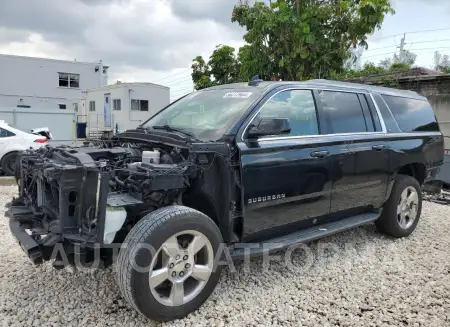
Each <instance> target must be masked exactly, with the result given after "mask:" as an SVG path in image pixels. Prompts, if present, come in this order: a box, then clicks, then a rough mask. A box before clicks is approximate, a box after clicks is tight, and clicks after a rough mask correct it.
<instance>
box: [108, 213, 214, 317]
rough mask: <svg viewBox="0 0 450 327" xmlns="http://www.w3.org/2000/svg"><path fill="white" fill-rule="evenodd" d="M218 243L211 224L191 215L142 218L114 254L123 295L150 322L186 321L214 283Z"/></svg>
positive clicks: (165, 214)
mask: <svg viewBox="0 0 450 327" xmlns="http://www.w3.org/2000/svg"><path fill="white" fill-rule="evenodd" d="M221 243H222V236H221V234H220V232H219V229H218V228H217V226H216V224H215V223H214V222H213V221H212V220H211V219H210V218H208V217H207V216H205V215H204V214H202V213H201V212H199V211H197V210H194V209H191V208H188V207H182V206H170V207H165V208H161V209H158V210H156V211H154V212H152V213H150V214H148V215H147V216H145V217H144V218H142V219H141V220H140V221H139V222H138V223H137V224H136V225H135V226H134V227H133V229H132V230H131V231H130V232H129V234H128V235H127V237H126V239H125V242H124V244H123V246H122V249H121V251H120V253H119V257H118V260H117V264H118V267H117V268H118V269H117V270H118V283H119V287H120V289H121V292H122V294H123V296H124V297H125V299H126V300H127V301H128V302H129V303H130V304H131V305H132V306H133V307H134V308H135V309H136V310H137V311H139V312H140V313H141V314H143V315H144V316H146V317H148V318H150V319H153V320H158V321H168V320H173V319H177V318H182V317H184V316H186V315H187V314H188V313H190V312H192V311H194V310H195V309H197V308H198V307H199V306H200V305H202V304H203V302H204V301H206V299H207V298H208V297H209V295H210V294H211V293H212V292H213V290H214V288H215V286H216V285H217V282H218V281H219V277H220V272H221V267H220V266H216V264H215V254H216V253H217V251H218V249H219V247H220V245H221Z"/></svg>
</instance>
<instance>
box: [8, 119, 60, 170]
mask: <svg viewBox="0 0 450 327" xmlns="http://www.w3.org/2000/svg"><path fill="white" fill-rule="evenodd" d="M32 133H35V134H32ZM32 133H26V132H23V131H21V130H18V129H16V128H14V127H11V126H9V125H8V124H7V123H6V122H5V121H3V120H0V167H1V170H2V171H3V172H4V173H5V174H6V175H10V176H12V175H14V170H15V165H16V158H17V155H18V154H19V153H20V151H23V150H27V149H30V148H32V149H38V148H40V147H42V146H44V145H45V144H46V143H47V142H48V140H49V139H50V138H52V137H51V134H50V132H49V131H48V128H37V129H34V130H32ZM44 135H47V136H44Z"/></svg>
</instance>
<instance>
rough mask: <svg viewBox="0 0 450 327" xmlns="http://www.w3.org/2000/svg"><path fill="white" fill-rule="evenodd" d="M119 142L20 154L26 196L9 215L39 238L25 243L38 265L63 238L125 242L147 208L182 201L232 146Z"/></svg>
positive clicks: (21, 186)
mask: <svg viewBox="0 0 450 327" xmlns="http://www.w3.org/2000/svg"><path fill="white" fill-rule="evenodd" d="M116 145H117V144H116ZM119 145H120V146H113V145H110V146H100V147H98V146H90V145H85V146H82V147H67V146H59V147H50V146H48V147H43V148H41V149H39V150H36V151H34V150H33V151H32V150H30V151H25V152H23V153H22V155H21V156H20V157H19V159H18V162H17V164H16V179H17V181H18V183H19V192H20V194H19V197H18V198H16V199H14V200H13V201H12V203H11V204H10V208H9V215H10V216H11V217H14V218H15V219H14V221H13V223H17V224H18V227H17V228H19V225H20V228H21V229H26V230H28V234H29V235H31V237H32V239H33V240H34V241H35V244H28V245H25V247H28V248H27V249H25V248H24V249H25V250H26V252H28V255H29V257H30V258H31V259H32V260H33V262H35V263H40V262H42V261H45V260H49V259H50V255H51V253H49V252H51V251H52V249H53V247H54V246H55V244H57V243H65V244H66V245H67V244H68V245H70V244H74V243H76V244H81V245H82V247H86V248H89V247H93V246H94V245H96V244H100V245H101V246H104V245H108V244H112V243H113V242H114V243H116V242H117V243H120V242H122V241H123V239H124V237H125V236H126V234H127V232H128V231H129V230H130V229H131V228H132V227H133V226H134V224H135V223H136V222H137V221H138V220H139V219H140V218H142V217H143V216H145V215H146V214H147V213H150V212H152V211H154V210H155V209H157V208H160V207H163V206H167V205H170V204H181V196H182V194H183V192H184V191H185V190H186V188H188V187H189V186H190V185H191V183H192V181H193V180H196V179H198V178H199V176H201V175H202V174H203V172H204V171H205V170H207V169H209V168H210V167H211V166H212V165H213V163H214V161H215V159H216V156H220V157H221V158H222V159H223V158H226V157H228V156H229V155H227V153H228V145H227V144H225V143H222V144H220V145H219V146H218V145H217V143H216V144H214V146H213V148H214V149H215V150H212V151H208V150H209V149H208V148H207V147H206V148H205V144H204V143H203V144H199V146H198V147H197V148H196V147H195V146H192V144H191V145H190V147H177V146H168V145H165V144H164V145H161V146H158V145H157V144H154V146H153V144H151V143H149V142H137V143H120V144H119ZM219 147H220V151H217V149H218V148H219ZM205 149H206V150H205ZM11 228H13V227H11ZM22 247H24V244H22ZM45 249H47V251H46V250H45Z"/></svg>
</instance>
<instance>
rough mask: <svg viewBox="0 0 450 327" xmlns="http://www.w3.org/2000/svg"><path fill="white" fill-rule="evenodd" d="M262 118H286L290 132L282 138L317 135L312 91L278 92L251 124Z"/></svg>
mask: <svg viewBox="0 0 450 327" xmlns="http://www.w3.org/2000/svg"><path fill="white" fill-rule="evenodd" d="M262 118H288V119H289V124H290V125H291V132H290V133H289V134H285V135H283V136H301V135H318V134H319V124H318V122H317V112H316V105H315V103H314V98H313V95H312V91H310V90H288V91H284V92H280V93H278V94H276V95H275V96H274V97H272V98H271V99H270V100H268V101H267V102H266V103H265V104H264V105H263V108H262V109H261V111H260V112H259V114H258V116H256V118H255V120H254V121H253V124H255V125H258V123H259V122H260V121H261V119H262Z"/></svg>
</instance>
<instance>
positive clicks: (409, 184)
mask: <svg viewBox="0 0 450 327" xmlns="http://www.w3.org/2000/svg"><path fill="white" fill-rule="evenodd" d="M414 191H415V192H416V194H417V204H414V205H412V206H411V205H409V204H408V198H410V199H415V196H414ZM404 194H406V196H407V201H406V203H405V202H404V198H402V195H404ZM411 202H414V201H411ZM408 207H409V208H410V209H408ZM412 207H414V208H415V209H411V208H412ZM408 210H409V212H408ZM414 211H415V213H416V214H415V215H414ZM399 212H400V213H399ZM402 212H403V213H405V212H407V214H406V215H403V216H404V217H405V218H403V219H404V220H403V219H402ZM421 212H422V191H421V187H420V185H419V182H418V181H417V180H416V179H415V178H414V177H411V176H408V175H401V174H399V175H397V177H396V179H395V182H394V186H393V188H392V191H391V195H390V197H389V199H388V200H387V202H386V203H385V205H384V207H383V213H382V215H381V217H380V218H379V219H378V220H377V221H376V222H375V225H376V227H377V229H378V231H380V232H381V233H383V234H387V235H390V236H393V237H397V238H400V237H406V236H408V235H410V234H411V233H412V232H413V231H414V230H415V229H416V227H417V224H418V222H419V219H420V214H421ZM413 216H415V217H413Z"/></svg>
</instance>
